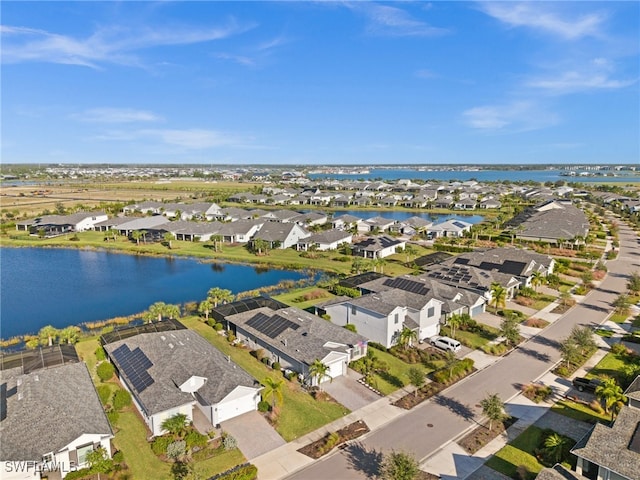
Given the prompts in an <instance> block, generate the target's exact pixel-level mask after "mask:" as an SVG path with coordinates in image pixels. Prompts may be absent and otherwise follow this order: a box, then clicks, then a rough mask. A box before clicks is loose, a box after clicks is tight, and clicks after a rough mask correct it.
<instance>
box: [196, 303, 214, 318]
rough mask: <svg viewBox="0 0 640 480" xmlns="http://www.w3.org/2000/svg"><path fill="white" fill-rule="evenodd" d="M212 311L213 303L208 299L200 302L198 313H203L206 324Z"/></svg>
mask: <svg viewBox="0 0 640 480" xmlns="http://www.w3.org/2000/svg"><path fill="white" fill-rule="evenodd" d="M212 309H213V302H212V301H211V300H209V299H208V298H206V299H204V300H203V301H201V302H200V305H198V313H204V318H205V321H206V322H208V321H209V313H211V310H212Z"/></svg>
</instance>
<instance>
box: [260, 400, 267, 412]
mask: <svg viewBox="0 0 640 480" xmlns="http://www.w3.org/2000/svg"><path fill="white" fill-rule="evenodd" d="M258 411H259V412H261V413H265V412H268V411H269V402H265V401H264V400H260V401H259V402H258Z"/></svg>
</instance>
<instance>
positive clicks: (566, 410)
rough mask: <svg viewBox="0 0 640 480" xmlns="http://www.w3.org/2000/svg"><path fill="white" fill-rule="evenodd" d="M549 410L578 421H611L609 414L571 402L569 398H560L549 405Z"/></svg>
mask: <svg viewBox="0 0 640 480" xmlns="http://www.w3.org/2000/svg"><path fill="white" fill-rule="evenodd" d="M551 410H553V411H554V412H556V413H559V414H560V415H564V416H565V417H569V418H573V419H574V420H577V421H579V422H588V423H596V422H602V423H609V422H610V421H611V416H610V415H609V414H606V413H603V414H598V413H596V412H594V411H593V410H592V409H591V408H589V406H588V405H583V404H582V403H578V402H573V401H571V400H560V401H559V402H557V403H556V404H555V405H554V406H553V407H551Z"/></svg>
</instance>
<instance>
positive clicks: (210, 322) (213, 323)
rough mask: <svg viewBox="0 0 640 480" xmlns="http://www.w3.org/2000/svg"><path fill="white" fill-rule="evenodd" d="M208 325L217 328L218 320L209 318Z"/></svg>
mask: <svg viewBox="0 0 640 480" xmlns="http://www.w3.org/2000/svg"><path fill="white" fill-rule="evenodd" d="M206 323H207V325H209V326H210V327H215V326H216V319H215V318H209V319H208V320H207V322H206Z"/></svg>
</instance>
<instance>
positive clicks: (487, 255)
mask: <svg viewBox="0 0 640 480" xmlns="http://www.w3.org/2000/svg"><path fill="white" fill-rule="evenodd" d="M552 261H553V259H552V258H551V257H550V256H548V255H542V254H539V253H535V252H531V251H529V250H523V249H521V248H509V247H502V248H492V249H490V250H485V251H474V252H468V253H462V254H460V255H458V256H457V257H455V258H453V259H451V260H450V261H449V262H448V263H450V264H451V263H457V264H463V265H471V266H473V267H478V268H480V269H482V270H496V271H498V272H502V273H507V274H509V275H518V276H530V275H532V274H533V272H535V271H538V270H539V269H540V267H541V266H542V267H544V268H545V269H547V268H548V267H549V265H550V264H551V262H552Z"/></svg>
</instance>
